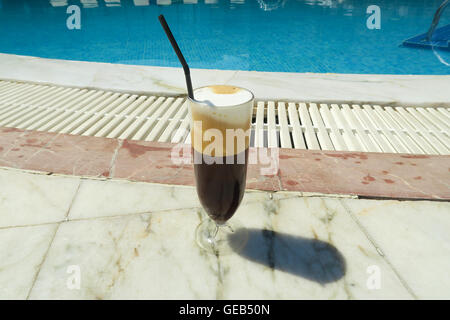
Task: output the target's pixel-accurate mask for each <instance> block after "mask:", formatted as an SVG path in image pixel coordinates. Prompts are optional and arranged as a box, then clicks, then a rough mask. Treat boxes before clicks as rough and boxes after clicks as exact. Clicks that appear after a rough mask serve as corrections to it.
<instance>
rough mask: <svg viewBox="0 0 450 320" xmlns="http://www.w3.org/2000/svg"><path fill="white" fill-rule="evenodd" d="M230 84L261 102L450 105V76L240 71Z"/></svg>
mask: <svg viewBox="0 0 450 320" xmlns="http://www.w3.org/2000/svg"><path fill="white" fill-rule="evenodd" d="M230 84H233V85H237V86H242V87H245V88H248V89H249V90H251V91H252V92H253V93H254V94H255V96H256V97H257V98H258V99H274V100H280V99H286V100H299V101H311V102H315V101H319V102H322V103H323V102H333V103H335V102H336V101H348V102H357V101H360V102H367V101H370V102H371V103H379V104H391V105H395V104H398V105H411V106H414V105H417V104H421V105H423V106H425V105H433V104H438V103H444V104H445V105H448V103H449V101H450V91H449V90H447V89H446V88H448V87H449V86H450V76H416V75H414V76H412V75H373V74H367V75H366V74H320V73H288V72H284V73H282V72H255V71H238V72H237V73H236V75H235V76H234V77H233V79H232V80H231V81H230ZM324 88H326V90H324Z"/></svg>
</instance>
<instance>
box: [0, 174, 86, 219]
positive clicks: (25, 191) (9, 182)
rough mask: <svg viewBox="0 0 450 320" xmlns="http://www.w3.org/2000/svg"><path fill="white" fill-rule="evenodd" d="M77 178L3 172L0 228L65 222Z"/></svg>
mask: <svg viewBox="0 0 450 320" xmlns="http://www.w3.org/2000/svg"><path fill="white" fill-rule="evenodd" d="M78 184H79V179H78V178H68V177H56V176H46V175H41V174H32V173H27V172H21V171H18V170H5V169H1V170H0V228H1V227H10V226H21V225H30V224H40V223H47V222H55V221H62V220H64V218H65V216H66V214H67V211H68V209H69V206H70V204H71V202H72V199H73V197H74V195H75V192H76V190H77V188H78Z"/></svg>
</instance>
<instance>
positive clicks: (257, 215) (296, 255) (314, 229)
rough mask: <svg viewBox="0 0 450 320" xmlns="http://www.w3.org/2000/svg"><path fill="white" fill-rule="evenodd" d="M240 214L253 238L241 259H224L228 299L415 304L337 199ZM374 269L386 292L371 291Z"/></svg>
mask: <svg viewBox="0 0 450 320" xmlns="http://www.w3.org/2000/svg"><path fill="white" fill-rule="evenodd" d="M239 211H240V212H238V213H237V216H238V217H239V219H240V220H241V221H242V222H243V223H244V224H245V225H246V226H248V227H249V228H250V230H251V233H250V234H251V237H250V240H249V241H250V242H249V245H248V247H247V248H246V249H244V251H243V252H242V253H241V254H240V255H230V256H224V257H221V258H220V266H221V270H222V273H223V274H224V275H223V288H222V290H223V292H222V294H223V297H224V298H230V299H267V298H270V299H411V298H412V296H411V295H410V294H409V293H408V292H407V290H406V289H405V288H404V287H403V285H402V284H401V283H400V281H399V280H398V278H397V277H396V275H395V274H394V272H393V271H392V270H391V268H390V267H389V266H388V264H387V263H386V262H385V261H384V260H383V258H382V257H381V256H380V255H379V254H378V253H377V252H376V250H375V248H374V247H373V246H372V244H371V243H370V242H369V241H368V240H367V238H366V236H365V235H364V234H363V233H362V232H361V230H360V229H359V228H358V226H357V225H356V223H355V222H354V221H353V220H352V219H351V217H350V216H349V215H348V214H347V212H346V211H345V210H344V208H343V207H342V206H341V205H340V203H339V200H338V199H326V198H316V197H314V198H291V199H285V200H281V201H278V202H277V201H272V202H269V201H268V202H266V203H253V204H249V205H247V206H246V207H242V208H240V209H239ZM264 229H269V230H274V231H275V233H272V232H270V231H262V230H264ZM254 261H256V263H255V262H254ZM373 265H375V266H378V267H379V270H380V271H381V287H380V289H373V290H370V289H369V288H368V287H367V285H366V283H367V281H368V277H369V276H370V274H368V273H367V268H368V267H369V266H373Z"/></svg>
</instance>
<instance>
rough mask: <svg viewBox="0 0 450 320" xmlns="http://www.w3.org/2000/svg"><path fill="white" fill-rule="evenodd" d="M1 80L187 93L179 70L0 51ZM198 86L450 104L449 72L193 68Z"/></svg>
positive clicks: (338, 99) (267, 94)
mask: <svg viewBox="0 0 450 320" xmlns="http://www.w3.org/2000/svg"><path fill="white" fill-rule="evenodd" d="M0 66H1V67H0V79H3V80H10V81H26V82H35V83H41V84H42V83H46V84H55V85H61V86H71V87H80V88H92V89H99V90H108V91H119V92H127V93H134V94H146V95H149V94H151V95H163V96H185V95H186V89H185V83H184V75H183V72H182V69H181V68H171V67H153V66H138V65H124V64H112V63H101V62H86V61H72V60H57V59H46V58H39V57H31V56H21V55H13V54H4V53H0ZM191 77H192V81H193V85H194V87H200V86H203V85H207V84H212V83H215V84H233V85H237V86H241V87H245V88H248V89H250V90H251V91H252V92H253V93H254V94H255V97H256V99H257V100H274V101H287V102H288V101H302V102H321V103H347V104H364V103H370V104H379V105H391V106H396V105H399V106H400V105H401V106H428V107H429V106H433V107H439V106H440V107H442V106H447V107H450V90H448V88H449V87H450V75H379V74H334V73H333V74H320V73H288V72H259V71H240V70H212V69H191Z"/></svg>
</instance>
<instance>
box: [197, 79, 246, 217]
mask: <svg viewBox="0 0 450 320" xmlns="http://www.w3.org/2000/svg"><path fill="white" fill-rule="evenodd" d="M194 97H195V100H190V112H191V128H192V131H191V141H192V148H193V155H194V172H195V178H196V187H197V193H198V195H199V198H200V202H201V203H202V205H203V207H204V208H205V210H206V211H207V213H208V214H209V215H210V217H211V218H212V219H214V220H215V221H216V222H217V223H219V224H221V223H224V222H225V221H227V220H228V219H229V218H231V216H232V215H233V214H234V212H235V211H236V209H237V208H238V206H239V204H240V202H241V200H242V198H243V196H244V191H245V179H246V173H247V162H248V147H249V141H250V126H251V119H252V111H253V94H252V93H251V92H250V91H248V90H246V89H242V88H238V87H234V86H226V85H217V86H207V87H202V88H199V89H196V90H195V91H194Z"/></svg>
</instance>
